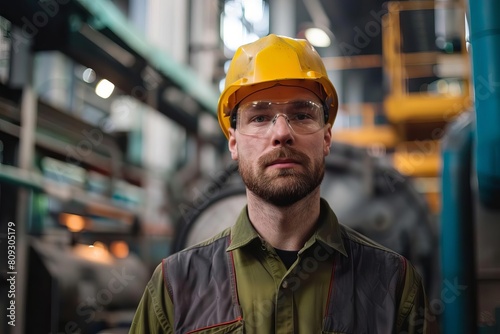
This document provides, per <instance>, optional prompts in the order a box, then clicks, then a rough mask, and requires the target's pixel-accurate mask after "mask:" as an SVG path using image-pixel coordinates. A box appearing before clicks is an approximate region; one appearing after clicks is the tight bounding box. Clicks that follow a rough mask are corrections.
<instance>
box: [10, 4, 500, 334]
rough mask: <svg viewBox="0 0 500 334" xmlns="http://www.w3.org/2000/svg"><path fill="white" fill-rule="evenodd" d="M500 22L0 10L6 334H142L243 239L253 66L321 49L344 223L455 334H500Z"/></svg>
mask: <svg viewBox="0 0 500 334" xmlns="http://www.w3.org/2000/svg"><path fill="white" fill-rule="evenodd" d="M499 14H500V2H498V1H497V0H474V1H472V0H471V1H469V2H467V1H461V0H447V1H446V0H443V1H398V2H396V1H385V0H371V1H368V0H351V1H341V0H114V1H112V0H17V1H2V2H1V4H0V245H1V246H0V248H1V252H0V254H1V257H2V260H1V261H0V276H1V282H2V283H1V284H0V309H1V310H2V311H1V312H0V313H1V314H2V317H0V332H1V333H6V334H7V333H126V332H127V330H128V326H129V325H130V322H131V319H132V317H133V314H134V311H135V308H136V306H137V303H138V301H139V299H140V297H141V294H142V292H143V289H144V286H145V284H146V282H147V280H148V279H149V277H150V275H151V273H152V271H153V269H154V268H155V266H156V265H157V264H158V263H159V262H160V260H161V259H162V258H164V257H166V256H167V255H169V254H171V253H173V252H175V251H177V250H179V249H182V248H184V247H186V246H188V245H191V244H193V243H195V242H197V241H199V240H202V239H204V238H206V237H208V236H209V235H211V234H214V233H215V232H217V231H218V230H221V229H222V228H224V227H225V226H228V225H230V224H231V223H232V222H233V221H234V218H235V216H236V215H237V214H238V212H239V210H240V209H241V207H242V206H243V205H244V203H245V197H244V187H243V185H242V183H241V180H240V179H239V176H238V174H237V171H236V169H235V166H234V164H233V163H232V162H231V161H230V159H229V156H228V154H227V146H226V145H227V144H226V140H225V138H224V137H223V135H222V133H221V132H220V130H219V128H218V124H217V120H216V114H215V113H216V105H217V99H218V94H219V92H220V87H221V85H222V80H223V78H224V70H225V67H226V64H227V63H228V61H229V60H230V59H231V57H232V55H233V53H234V51H235V49H236V47H237V46H239V45H241V44H244V43H247V42H250V41H253V40H255V39H256V38H258V37H260V36H264V35H266V34H268V33H276V34H281V35H287V36H291V37H302V38H308V39H309V40H310V41H311V43H313V44H314V45H316V49H317V50H318V52H319V53H320V55H321V56H322V57H323V58H324V61H325V64H326V66H327V70H328V73H329V76H330V78H331V80H332V81H333V83H334V84H335V86H336V87H337V90H338V93H339V98H340V101H341V104H340V111H339V115H338V118H337V121H336V123H335V126H334V132H333V134H334V139H335V143H334V145H333V150H332V154H331V156H329V157H328V158H327V173H326V176H325V181H324V184H323V185H322V195H323V196H324V197H325V198H327V199H328V200H329V201H330V203H331V204H332V206H333V208H334V209H335V211H336V212H337V213H338V215H339V217H340V220H341V222H343V223H344V224H346V225H349V226H351V227H353V228H355V229H358V230H360V231H362V232H363V233H365V234H366V235H368V236H369V237H371V238H373V239H374V240H376V241H378V242H380V243H382V244H383V245H385V246H387V247H390V248H392V249H394V250H396V251H398V252H400V253H402V254H403V255H405V256H407V257H408V258H409V259H410V260H411V261H412V262H413V263H414V264H415V265H416V267H417V268H418V270H419V271H420V273H421V274H422V275H423V277H424V278H425V285H426V288H427V290H428V294H429V301H430V306H431V310H432V311H433V312H434V314H435V316H437V317H438V319H439V323H440V326H441V328H442V332H443V333H446V334H457V333H458V334H460V333H464V334H473V333H500V242H499V240H500V57H499V56H498V54H500V20H498V19H497V17H498V16H499ZM314 32H315V33H316V34H313V33H314ZM497 52H498V53H497ZM9 245H10V246H15V258H14V254H13V252H11V253H9V250H12V249H13V247H10V248H9V247H8V246H9ZM14 260H15V261H14ZM14 281H15V284H13V282H14ZM11 283H12V284H11ZM13 289H14V290H13ZM14 295H15V296H14ZM13 301H14V303H15V304H14V305H15V311H12V310H13V308H12V307H11V305H13ZM12 324H15V326H12Z"/></svg>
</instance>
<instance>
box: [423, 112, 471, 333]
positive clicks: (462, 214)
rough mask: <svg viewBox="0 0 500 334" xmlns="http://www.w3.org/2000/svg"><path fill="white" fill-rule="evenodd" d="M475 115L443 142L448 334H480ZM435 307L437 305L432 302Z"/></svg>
mask: <svg viewBox="0 0 500 334" xmlns="http://www.w3.org/2000/svg"><path fill="white" fill-rule="evenodd" d="M472 116H473V114H472V113H466V114H463V116H461V117H460V118H458V119H457V120H456V121H455V122H453V123H451V126H450V127H449V128H448V131H447V132H446V135H445V137H444V138H443V142H442V150H443V151H442V157H443V171H442V189H443V190H442V200H443V202H442V210H441V257H442V261H441V262H442V276H443V285H442V290H441V296H440V297H441V303H440V304H439V305H440V307H441V308H442V309H443V318H442V325H443V333H444V334H473V333H476V328H477V327H476V306H475V305H476V299H475V290H476V287H475V277H474V275H475V267H474V254H475V252H474V242H473V236H474V234H473V220H474V216H473V205H472V203H473V198H472V189H471V184H470V180H471V170H472V167H471V156H472V140H473V132H474V131H473V126H472V118H473V117H472ZM431 305H433V303H432V302H431Z"/></svg>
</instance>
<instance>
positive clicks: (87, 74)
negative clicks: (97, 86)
mask: <svg viewBox="0 0 500 334" xmlns="http://www.w3.org/2000/svg"><path fill="white" fill-rule="evenodd" d="M95 78H96V74H95V71H94V70H93V69H91V68H87V69H85V71H83V73H82V79H83V81H85V82H86V83H92V82H94V81H95Z"/></svg>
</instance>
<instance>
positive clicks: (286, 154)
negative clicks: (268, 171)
mask: <svg viewBox="0 0 500 334" xmlns="http://www.w3.org/2000/svg"><path fill="white" fill-rule="evenodd" d="M277 159H291V160H294V161H296V162H301V163H309V157H308V156H307V155H306V154H304V153H302V152H300V151H298V150H296V149H294V148H291V147H280V148H276V149H274V150H272V151H271V152H269V153H267V154H265V155H263V156H261V157H260V158H259V161H258V162H259V165H261V166H269V165H271V164H272V163H273V162H274V161H276V160H277Z"/></svg>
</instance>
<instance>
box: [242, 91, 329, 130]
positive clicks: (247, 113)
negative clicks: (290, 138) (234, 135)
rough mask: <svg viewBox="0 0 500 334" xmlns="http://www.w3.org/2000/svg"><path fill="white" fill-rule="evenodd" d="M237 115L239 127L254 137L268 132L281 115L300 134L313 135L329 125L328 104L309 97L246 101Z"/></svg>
mask: <svg viewBox="0 0 500 334" xmlns="http://www.w3.org/2000/svg"><path fill="white" fill-rule="evenodd" d="M234 116H236V130H237V131H239V132H240V133H242V134H245V135H253V136H265V135H267V134H268V132H269V131H270V129H271V128H272V127H273V126H274V125H275V124H276V122H277V121H278V118H279V117H280V116H283V118H284V119H285V120H286V122H287V124H288V126H289V127H290V128H291V129H292V130H293V131H294V132H295V133H297V134H304V135H305V134H312V133H315V132H317V131H319V130H320V129H322V128H323V127H324V126H325V111H324V106H323V105H321V104H319V103H317V102H314V101H309V100H293V101H286V102H271V101H251V102H246V103H244V104H242V105H240V106H239V107H238V108H237V112H236V115H234Z"/></svg>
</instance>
